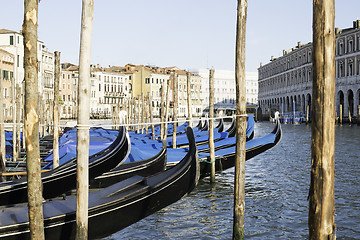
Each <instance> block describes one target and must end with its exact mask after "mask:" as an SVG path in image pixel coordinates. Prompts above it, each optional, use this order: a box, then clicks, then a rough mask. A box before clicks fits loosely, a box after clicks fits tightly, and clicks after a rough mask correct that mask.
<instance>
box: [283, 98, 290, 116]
mask: <svg viewBox="0 0 360 240" xmlns="http://www.w3.org/2000/svg"><path fill="white" fill-rule="evenodd" d="M289 105H290V99H289V96H286V101H285V111H284V112H289Z"/></svg>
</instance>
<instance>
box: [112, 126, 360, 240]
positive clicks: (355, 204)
mask: <svg viewBox="0 0 360 240" xmlns="http://www.w3.org/2000/svg"><path fill="white" fill-rule="evenodd" d="M273 127H274V125H273V124H271V123H268V122H260V123H256V125H255V137H261V136H264V135H266V134H268V133H269V132H270V131H271V130H272V129H273ZM282 128H283V138H282V141H281V142H280V143H279V144H278V145H277V146H275V148H273V149H271V150H268V151H267V152H265V153H263V154H261V155H259V156H257V157H255V158H253V159H251V160H249V161H247V162H246V185H245V191H246V199H245V201H246V203H245V208H246V212H245V214H246V216H245V234H246V239H307V238H308V227H307V222H308V221H307V216H308V201H307V196H308V189H309V184H310V164H311V157H310V155H311V150H310V140H311V127H310V125H305V124H303V125H298V126H293V125H282ZM359 143H360V127H358V126H342V127H340V126H336V160H335V161H336V170H335V171H336V182H335V198H336V200H335V201H336V218H335V221H336V225H337V239H360V200H359V199H360V184H359V181H360V162H359V156H360V147H359ZM233 179H234V169H229V170H227V171H225V172H223V173H219V174H217V175H216V181H217V182H216V183H215V184H213V185H210V183H209V178H205V179H203V180H201V181H200V183H199V185H198V187H197V188H196V189H195V190H194V191H193V192H192V193H191V194H190V195H188V196H186V197H184V198H183V199H181V200H180V201H178V202H176V203H174V204H172V205H170V206H168V207H167V208H165V209H162V210H160V211H159V212H157V213H155V214H153V215H151V216H149V217H147V218H145V219H143V220H142V221H139V222H137V223H135V224H133V225H131V226H130V227H128V228H126V229H123V230H122V231H119V232H118V233H115V234H113V235H112V236H110V237H108V238H106V239H231V237H232V218H233Z"/></svg>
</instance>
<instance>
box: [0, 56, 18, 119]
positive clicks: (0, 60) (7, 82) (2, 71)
mask: <svg viewBox="0 0 360 240" xmlns="http://www.w3.org/2000/svg"><path fill="white" fill-rule="evenodd" d="M14 65H15V57H14V55H13V54H11V53H9V52H7V51H5V50H2V49H0V81H2V89H1V98H2V104H3V113H2V114H3V116H4V121H11V120H13V117H14V113H15V111H14V106H13V100H14V95H13V82H12V81H14Z"/></svg>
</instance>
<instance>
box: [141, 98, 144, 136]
mask: <svg viewBox="0 0 360 240" xmlns="http://www.w3.org/2000/svg"><path fill="white" fill-rule="evenodd" d="M144 131H145V99H144V93H143V92H142V93H141V133H142V134H143V133H144Z"/></svg>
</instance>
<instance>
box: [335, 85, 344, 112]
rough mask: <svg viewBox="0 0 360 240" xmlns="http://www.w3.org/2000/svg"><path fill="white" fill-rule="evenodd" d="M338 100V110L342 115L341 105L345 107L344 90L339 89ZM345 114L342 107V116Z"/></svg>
mask: <svg viewBox="0 0 360 240" xmlns="http://www.w3.org/2000/svg"><path fill="white" fill-rule="evenodd" d="M337 102H338V106H337V107H336V108H337V109H336V111H337V112H338V114H337V115H338V116H339V117H340V105H341V106H342V108H344V93H343V91H341V90H340V91H339V92H338V94H337ZM343 116H344V109H342V114H341V117H343Z"/></svg>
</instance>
